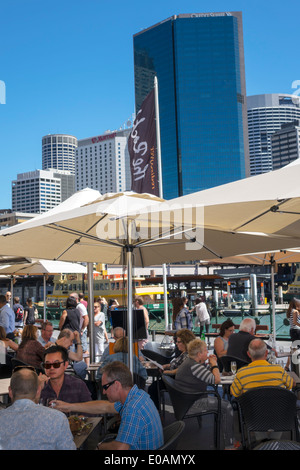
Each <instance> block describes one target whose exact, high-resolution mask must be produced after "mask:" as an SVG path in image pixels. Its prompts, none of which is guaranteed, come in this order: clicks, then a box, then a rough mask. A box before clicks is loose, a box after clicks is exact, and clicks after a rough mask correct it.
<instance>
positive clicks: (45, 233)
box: [0, 192, 300, 370]
mask: <svg viewBox="0 0 300 470" xmlns="http://www.w3.org/2000/svg"><path fill="white" fill-rule="evenodd" d="M161 204H162V203H161V200H160V199H158V198H156V197H155V196H152V195H147V194H136V193H132V192H128V193H117V194H108V195H105V196H102V197H100V198H99V199H97V200H96V201H94V202H92V203H90V204H86V205H84V206H82V207H77V208H75V209H74V208H73V209H71V210H65V211H63V212H59V211H56V212H55V213H52V214H50V215H49V216H47V214H44V215H43V218H38V217H36V218H35V219H32V220H30V221H28V222H25V223H24V224H20V225H18V226H14V227H12V228H10V229H7V230H4V231H2V232H1V233H0V253H2V254H5V255H9V254H10V255H12V254H13V255H15V256H16V255H23V256H25V255H26V256H30V257H35V258H40V257H41V258H47V259H54V260H64V261H77V262H78V261H82V262H87V263H93V262H102V263H109V264H123V265H127V275H128V282H127V285H128V293H127V299H128V305H127V311H128V321H127V324H128V338H129V344H132V283H131V270H132V265H133V264H134V265H135V266H151V265H154V264H161V263H163V262H175V261H177V262H180V261H191V260H195V259H197V260H199V259H210V258H212V257H213V256H218V257H225V256H230V255H234V254H241V253H248V252H249V251H251V252H255V251H258V250H268V249H273V250H276V249H280V248H288V247H295V246H297V245H299V244H300V242H299V240H298V239H295V240H292V239H290V238H287V237H269V236H266V235H263V234H255V235H254V234H246V233H234V232H226V231H219V230H211V229H206V227H205V224H204V221H203V218H201V214H200V215H199V214H194V213H193V211H192V212H191V211H189V210H185V208H183V209H182V216H183V218H181V220H179V221H178V220H174V219H173V216H172V213H168V217H166V211H165V210H163V211H161V212H160V211H159V210H158V209H159V208H160V207H162V206H161ZM163 204H165V203H163ZM171 212H172V211H171ZM153 214H155V215H153ZM157 214H158V215H162V217H160V216H158V217H157ZM152 215H153V217H152ZM198 219H199V220H198ZM25 224H26V225H25ZM129 364H130V369H131V370H133V367H132V351H131V348H130V347H129Z"/></svg>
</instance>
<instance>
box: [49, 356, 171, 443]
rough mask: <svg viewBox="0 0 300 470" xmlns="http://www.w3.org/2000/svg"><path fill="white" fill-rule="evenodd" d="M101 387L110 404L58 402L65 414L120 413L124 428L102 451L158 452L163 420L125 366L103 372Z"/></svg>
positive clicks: (112, 367)
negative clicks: (134, 383)
mask: <svg viewBox="0 0 300 470" xmlns="http://www.w3.org/2000/svg"><path fill="white" fill-rule="evenodd" d="M102 387H103V390H104V392H105V393H106V395H107V398H108V401H107V400H96V401H90V402H88V403H63V402H61V401H58V402H56V408H57V409H59V410H61V411H64V412H71V411H72V412H74V411H78V412H82V413H92V414H101V413H119V414H120V416H121V424H120V427H119V432H118V435H117V437H116V439H115V440H114V441H112V442H105V443H103V444H100V445H99V446H98V448H99V449H101V450H129V449H130V450H155V449H158V448H159V447H160V446H162V445H163V430H162V425H161V420H160V417H159V414H158V411H157V409H156V408H155V405H154V403H153V402H152V400H151V398H150V397H149V395H148V394H147V393H146V392H144V391H143V390H140V389H138V387H137V386H136V385H133V382H132V375H131V372H130V370H129V369H128V367H127V366H126V365H125V364H123V363H122V362H118V361H116V362H112V363H111V364H108V365H107V366H106V367H105V368H104V369H103V375H102Z"/></svg>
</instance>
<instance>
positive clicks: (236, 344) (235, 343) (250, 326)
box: [227, 318, 256, 363]
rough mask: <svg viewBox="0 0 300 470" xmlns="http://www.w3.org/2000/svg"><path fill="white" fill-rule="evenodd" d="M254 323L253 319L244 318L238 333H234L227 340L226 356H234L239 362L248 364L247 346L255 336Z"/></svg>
mask: <svg viewBox="0 0 300 470" xmlns="http://www.w3.org/2000/svg"><path fill="white" fill-rule="evenodd" d="M255 330H256V323H255V320H254V319H253V318H245V319H244V320H243V321H242V322H241V324H240V328H239V332H238V333H234V334H232V335H230V336H229V338H228V349H227V356H234V357H237V358H238V359H240V360H241V361H244V362H247V363H249V362H250V358H249V356H248V346H249V343H250V341H252V340H253V339H254V338H255V336H254V334H255Z"/></svg>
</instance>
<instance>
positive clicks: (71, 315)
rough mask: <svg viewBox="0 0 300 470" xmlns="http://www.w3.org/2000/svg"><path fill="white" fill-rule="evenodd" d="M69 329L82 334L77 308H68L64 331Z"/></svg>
mask: <svg viewBox="0 0 300 470" xmlns="http://www.w3.org/2000/svg"><path fill="white" fill-rule="evenodd" d="M65 328H68V329H69V330H71V331H78V332H79V333H80V312H79V310H78V309H77V308H68V309H67V316H66V319H65V323H64V325H63V328H62V329H63V330H64V329H65Z"/></svg>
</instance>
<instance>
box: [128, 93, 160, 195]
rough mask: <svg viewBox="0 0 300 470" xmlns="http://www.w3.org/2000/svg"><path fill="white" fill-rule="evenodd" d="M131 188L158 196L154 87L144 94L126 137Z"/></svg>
mask: <svg viewBox="0 0 300 470" xmlns="http://www.w3.org/2000/svg"><path fill="white" fill-rule="evenodd" d="M128 151H129V155H130V169H131V190H132V191H134V192H136V193H149V194H154V195H155V196H159V187H158V165H157V149H156V127H155V95H154V89H153V90H152V91H150V93H149V94H148V95H147V96H146V98H145V100H144V101H143V104H142V106H141V109H140V110H139V112H138V113H137V116H136V118H135V121H134V123H133V128H132V131H131V133H130V135H129V137H128Z"/></svg>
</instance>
